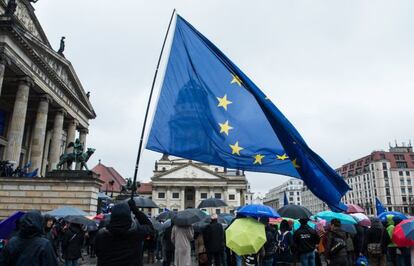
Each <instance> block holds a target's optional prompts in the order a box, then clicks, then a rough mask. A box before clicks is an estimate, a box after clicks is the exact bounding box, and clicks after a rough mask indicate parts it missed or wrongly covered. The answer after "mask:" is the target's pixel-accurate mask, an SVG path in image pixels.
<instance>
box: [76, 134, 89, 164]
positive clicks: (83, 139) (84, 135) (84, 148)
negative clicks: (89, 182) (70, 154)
mask: <svg viewBox="0 0 414 266" xmlns="http://www.w3.org/2000/svg"><path fill="white" fill-rule="evenodd" d="M88 132H89V131H88V129H87V128H81V129H80V130H79V141H80V143H82V145H83V151H85V150H86V136H87V135H88ZM80 167H81V165H80V164H79V163H77V164H76V170H80Z"/></svg>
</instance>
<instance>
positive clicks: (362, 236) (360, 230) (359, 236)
mask: <svg viewBox="0 0 414 266" xmlns="http://www.w3.org/2000/svg"><path fill="white" fill-rule="evenodd" d="M355 228H356V231H357V233H356V235H354V237H353V244H354V254H355V260H356V258H357V257H359V256H362V255H364V254H366V249H365V247H366V245H365V242H366V241H367V228H366V227H363V226H362V225H359V224H357V225H355Z"/></svg>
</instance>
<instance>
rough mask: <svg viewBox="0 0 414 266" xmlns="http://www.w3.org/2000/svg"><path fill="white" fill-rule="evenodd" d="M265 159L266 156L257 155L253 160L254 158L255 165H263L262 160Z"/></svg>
mask: <svg viewBox="0 0 414 266" xmlns="http://www.w3.org/2000/svg"><path fill="white" fill-rule="evenodd" d="M264 157H265V156H264V155H261V154H256V155H255V156H253V158H254V162H253V164H262V159H263V158H264Z"/></svg>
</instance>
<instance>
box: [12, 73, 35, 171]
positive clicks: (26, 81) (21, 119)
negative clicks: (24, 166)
mask: <svg viewBox="0 0 414 266" xmlns="http://www.w3.org/2000/svg"><path fill="white" fill-rule="evenodd" d="M32 84H33V83H32V80H31V79H30V78H28V77H27V78H23V79H20V80H19V85H18V88H17V93H16V99H15V101H14V108H13V114H12V119H11V123H10V127H9V131H8V134H7V140H8V142H7V148H6V156H5V159H6V160H10V161H14V162H17V165H19V160H20V153H21V148H22V141H23V134H24V124H25V122H26V113H27V102H28V99H29V90H30V87H31V86H32Z"/></svg>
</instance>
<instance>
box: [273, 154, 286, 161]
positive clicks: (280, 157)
mask: <svg viewBox="0 0 414 266" xmlns="http://www.w3.org/2000/svg"><path fill="white" fill-rule="evenodd" d="M276 158H277V159H278V160H281V161H284V160H286V159H288V158H289V156H287V155H286V153H284V154H283V155H282V156H280V155H277V154H276Z"/></svg>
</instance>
